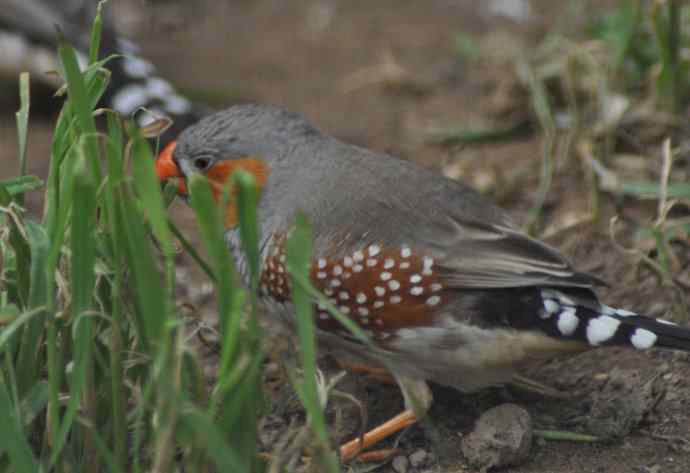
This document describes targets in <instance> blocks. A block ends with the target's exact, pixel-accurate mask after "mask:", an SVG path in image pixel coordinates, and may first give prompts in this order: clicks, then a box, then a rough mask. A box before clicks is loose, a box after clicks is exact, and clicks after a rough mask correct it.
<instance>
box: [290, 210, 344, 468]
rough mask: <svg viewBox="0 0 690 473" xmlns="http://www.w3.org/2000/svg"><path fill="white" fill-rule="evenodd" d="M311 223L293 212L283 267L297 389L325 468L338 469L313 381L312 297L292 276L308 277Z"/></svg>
mask: <svg viewBox="0 0 690 473" xmlns="http://www.w3.org/2000/svg"><path fill="white" fill-rule="evenodd" d="M311 242H312V230H311V225H310V224H309V223H308V222H307V219H306V218H305V217H304V216H303V215H301V214H300V215H298V216H297V221H296V224H295V228H294V230H293V232H292V234H291V235H290V236H289V238H288V241H287V267H288V272H289V274H290V276H291V279H292V302H293V305H294V307H295V314H296V318H297V334H298V336H299V340H300V355H301V358H302V370H303V372H304V373H303V376H304V381H303V385H302V386H301V387H299V389H298V393H299V395H300V398H301V399H302V402H303V404H304V407H305V409H306V410H307V413H308V414H309V421H310V423H311V426H312V429H313V430H314V433H315V435H316V439H317V442H318V447H319V456H320V458H321V462H322V464H323V466H324V467H325V468H326V469H327V470H328V471H329V472H338V471H340V467H339V465H338V459H337V457H336V455H335V454H334V453H333V452H332V451H331V449H330V443H329V440H328V430H327V429H326V419H325V416H324V413H323V406H321V403H320V400H319V395H318V388H317V381H316V341H315V333H314V330H315V329H314V314H313V300H312V298H311V297H310V295H309V293H308V292H307V291H305V290H304V289H303V288H302V287H301V285H300V284H299V280H296V278H295V276H297V277H299V278H300V279H304V278H308V277H309V271H310V268H311V252H312V249H311Z"/></svg>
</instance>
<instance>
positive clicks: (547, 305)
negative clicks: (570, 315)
mask: <svg viewBox="0 0 690 473" xmlns="http://www.w3.org/2000/svg"><path fill="white" fill-rule="evenodd" d="M560 308H561V306H560V304H559V303H558V302H556V301H553V300H551V299H544V309H546V313H547V314H549V315H552V314H555V313H556V312H558V310H559V309H560Z"/></svg>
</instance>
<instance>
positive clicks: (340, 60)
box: [0, 0, 690, 473]
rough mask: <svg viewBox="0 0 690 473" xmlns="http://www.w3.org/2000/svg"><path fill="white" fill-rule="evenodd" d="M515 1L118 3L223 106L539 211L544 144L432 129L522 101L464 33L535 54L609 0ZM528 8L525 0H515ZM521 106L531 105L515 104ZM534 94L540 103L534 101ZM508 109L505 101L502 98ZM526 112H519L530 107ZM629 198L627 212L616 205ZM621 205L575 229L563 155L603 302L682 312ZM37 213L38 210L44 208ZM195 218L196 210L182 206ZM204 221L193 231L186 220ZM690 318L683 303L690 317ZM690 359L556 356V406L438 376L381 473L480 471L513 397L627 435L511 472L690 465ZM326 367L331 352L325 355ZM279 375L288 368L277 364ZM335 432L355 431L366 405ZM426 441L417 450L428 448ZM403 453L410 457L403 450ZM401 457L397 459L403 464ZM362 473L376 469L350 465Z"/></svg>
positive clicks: (286, 398)
mask: <svg viewBox="0 0 690 473" xmlns="http://www.w3.org/2000/svg"><path fill="white" fill-rule="evenodd" d="M506 3H510V2H489V1H487V2H473V1H471V0H429V1H427V2H417V1H401V0H380V1H377V2H371V1H363V0H295V1H291V2H285V1H281V0H255V1H249V0H238V1H232V2H231V1H210V0H209V1H206V2H165V1H162V2H161V1H156V2H153V1H134V0H132V1H130V2H123V3H120V4H118V5H116V6H117V11H118V13H119V23H120V27H121V28H122V29H123V30H125V31H128V32H129V33H130V35H131V36H132V37H133V38H135V39H136V40H137V41H139V42H140V44H142V45H143V48H144V50H145V52H146V55H147V56H148V57H149V58H150V59H151V60H152V61H153V62H154V63H155V64H156V65H157V66H158V67H159V69H160V71H161V73H162V75H164V76H165V77H167V78H170V79H171V80H172V81H173V82H174V83H175V84H176V85H178V86H179V87H181V88H182V89H185V90H196V91H199V90H205V91H215V92H214V94H215V96H216V98H217V97H218V96H224V97H225V98H223V99H222V100H221V102H227V103H230V102H233V101H238V100H239V101H261V102H268V103H275V104H282V105H285V106H287V107H289V108H291V109H293V110H296V111H299V112H301V113H303V114H305V115H306V116H307V117H309V118H310V119H311V120H312V121H313V122H314V123H316V124H317V125H318V126H319V127H320V128H321V129H323V130H325V131H327V132H329V133H332V134H334V135H336V136H338V137H340V138H342V139H344V140H347V141H350V142H354V143H357V144H359V145H363V146H367V147H370V148H373V149H376V150H380V151H386V152H390V153H392V154H396V155H398V156H401V157H403V158H406V159H410V160H414V161H417V162H420V163H422V164H423V165H426V166H431V167H433V168H436V169H438V170H439V172H445V173H447V174H449V175H452V176H456V177H459V178H461V179H464V180H467V181H469V182H470V183H472V184H473V185H475V186H477V187H479V188H481V189H484V190H485V191H487V193H488V194H489V195H490V196H491V197H492V198H494V199H496V200H498V201H499V203H500V204H501V205H503V206H504V207H506V208H507V209H508V210H509V211H511V212H512V214H513V216H514V218H515V219H516V221H517V222H519V223H522V222H525V221H526V218H527V210H528V209H529V208H530V206H531V205H532V203H533V202H534V199H535V196H536V189H537V184H538V177H539V169H540V159H541V150H542V145H543V137H542V136H541V135H540V134H539V133H536V134H532V135H527V136H525V137H523V138H521V139H519V140H515V141H509V142H505V143H501V144H486V145H480V146H472V147H469V146H466V147H460V148H458V147H439V146H434V145H431V144H429V142H428V140H427V139H426V138H427V137H428V136H429V135H428V133H429V130H431V129H433V128H438V127H446V126H449V125H453V124H462V125H463V126H464V127H465V128H482V127H486V126H496V125H500V124H502V123H503V124H505V121H506V120H509V119H512V117H514V116H515V115H516V114H517V115H520V114H524V115H526V113H527V112H526V111H525V107H522V109H518V110H508V111H505V110H498V111H497V107H498V108H499V109H500V108H501V107H500V104H499V105H497V104H496V91H497V89H499V88H500V87H501V84H502V83H503V82H502V81H503V79H505V78H506V77H509V76H511V75H512V74H513V73H512V71H511V70H510V69H509V68H507V67H506V65H505V64H506V63H505V62H503V63H502V64H498V63H497V62H496V61H493V60H489V59H484V58H479V59H478V60H475V61H471V62H470V61H467V60H464V59H462V58H460V57H459V56H458V55H457V53H456V51H455V38H456V35H457V34H458V33H463V34H465V35H470V36H472V37H474V38H476V39H477V41H479V42H480V43H482V42H484V41H486V42H492V41H493V43H495V44H496V45H497V46H494V47H495V48H496V49H498V50H499V52H501V51H502V52H504V53H505V54H506V55H515V54H520V53H521V52H525V51H529V50H530V48H533V47H534V45H535V44H536V43H537V42H538V41H539V40H540V39H541V38H542V37H543V35H544V34H545V32H546V31H553V30H554V29H560V30H569V31H577V28H578V25H582V24H583V23H584V22H585V21H586V14H587V13H591V12H595V11H597V9H600V8H603V7H604V6H605V5H606V4H610V3H612V2H601V1H599V2H593V1H589V2H570V3H567V6H564V5H563V3H562V2H549V1H546V0H542V1H534V0H533V1H532V2H529V3H527V2H525V3H527V4H528V5H531V8H530V12H529V15H528V17H527V18H526V19H516V17H513V18H509V17H506V16H504V15H501V14H499V13H497V12H496V11H494V10H492V7H491V6H492V5H493V6H496V5H500V4H506ZM518 3H519V2H518ZM516 103H518V104H519V103H520V102H519V100H517V101H516ZM524 103H525V104H526V102H524ZM503 108H505V107H503ZM518 108H520V107H518ZM51 126H52V122H51V118H50V114H49V113H48V114H46V113H43V114H41V115H40V116H35V117H33V118H32V123H31V127H30V144H29V153H30V154H29V163H30V171H31V172H33V173H36V174H38V175H39V176H42V177H45V175H46V171H47V157H48V155H49V145H50V130H51ZM0 143H2V146H0V162H2V170H1V171H0V174H1V175H2V177H5V176H8V175H11V174H12V169H13V167H12V166H14V165H13V164H10V162H9V160H10V159H14V156H15V154H14V153H15V152H14V149H15V147H14V145H15V130H14V110H9V109H8V110H1V111H0ZM496 168H499V169H501V168H502V169H504V170H509V171H510V172H513V173H518V175H519V178H518V181H517V182H518V184H517V185H515V184H514V183H513V184H512V185H511V187H510V189H504V188H502V187H501V182H500V180H497V179H496V178H495V172H494V171H492V170H495V169H496ZM616 206H618V207H616ZM621 206H623V208H624V211H625V213H626V214H634V215H637V216H638V217H639V218H641V219H647V220H650V221H651V220H652V219H653V218H654V211H655V207H654V205H653V204H650V203H644V204H643V203H639V202H635V201H627V200H626V201H623V202H620V201H616V199H614V198H613V197H610V196H609V197H607V198H605V201H604V202H603V210H604V215H603V217H602V218H601V220H600V221H601V222H602V223H599V224H591V223H587V222H584V223H577V222H578V221H579V220H581V218H580V217H581V216H582V215H585V214H586V213H587V208H588V201H587V189H586V186H585V185H583V177H582V172H581V169H580V167H579V166H578V165H577V163H573V162H566V163H561V165H559V166H558V168H557V172H556V174H555V176H554V182H553V186H552V188H551V190H550V192H549V195H548V197H547V201H546V206H545V224H544V225H543V228H542V234H548V235H549V237H548V238H549V241H550V242H552V243H553V244H555V245H556V246H557V247H558V248H560V249H562V250H563V251H564V252H565V253H566V254H568V255H569V256H570V257H571V258H572V260H573V261H574V262H575V265H576V266H577V267H578V268H580V269H583V270H589V271H594V272H596V274H598V275H599V276H601V277H602V278H603V279H605V280H606V281H607V282H609V284H610V285H611V287H610V288H604V289H603V290H602V291H601V292H600V295H601V296H602V298H603V299H604V300H606V302H607V303H609V304H611V305H619V306H622V307H626V308H630V309H634V310H636V311H639V312H644V313H648V314H650V315H654V316H662V315H666V316H669V315H670V316H671V317H673V314H669V310H670V309H671V306H672V304H671V299H672V291H671V290H669V289H668V288H666V287H663V286H662V285H661V284H660V283H659V282H658V280H657V278H656V277H655V276H654V274H653V273H651V272H649V271H644V270H642V271H638V258H637V257H635V256H634V255H631V254H626V253H623V252H621V251H620V250H619V249H617V248H615V247H614V245H613V243H612V241H611V239H610V238H609V235H608V220H609V218H610V217H611V216H613V215H614V214H615V210H616V208H618V210H619V211H620V209H621ZM31 208H32V210H33V211H38V209H39V208H40V205H39V203H38V201H37V199H33V200H32V203H31ZM175 208H176V211H177V212H178V214H179V215H178V218H179V219H180V221H182V222H187V223H186V224H187V226H188V228H189V227H190V223H189V222H191V216H190V214H189V213H187V212H186V211H185V209H184V208H183V207H182V206H180V205H176V206H175ZM190 231H191V230H190ZM630 233H632V230H631V227H630V226H628V225H626V224H623V225H621V227H620V228H619V234H620V235H621V237H620V238H621V242H622V243H624V244H630V243H631V242H632V236H631V235H630ZM180 276H181V277H182V278H183V283H184V284H185V285H186V287H187V291H186V292H185V293H184V294H182V297H187V298H189V299H191V300H193V302H194V303H195V304H197V305H200V306H204V307H209V308H207V309H206V311H207V313H210V310H211V309H210V306H208V300H209V295H208V292H207V291H206V289H205V287H204V285H203V281H202V279H201V277H200V276H199V275H198V274H197V273H196V272H194V271H193V270H186V269H182V270H181V271H180ZM685 317H687V314H677V319H678V320H687V319H686V318H685ZM689 362H690V357H688V356H687V355H684V354H670V353H664V352H657V351H652V352H647V353H638V352H633V351H632V350H624V349H606V350H598V351H594V352H590V353H587V354H583V355H580V356H577V357H574V358H570V359H567V360H553V361H550V362H549V363H546V364H545V365H543V366H540V367H538V368H535V369H534V370H533V371H531V372H530V373H529V374H530V376H532V377H534V378H535V379H537V380H540V381H542V382H544V383H548V384H549V385H550V386H552V387H554V388H557V389H559V390H561V391H564V392H567V393H569V394H572V397H571V398H570V399H567V400H555V399H549V398H545V397H543V396H538V395H534V394H526V393H524V392H520V391H516V390H512V389H495V390H488V391H485V392H482V393H478V394H473V395H462V394H460V393H458V392H455V391H453V390H451V389H446V388H441V387H434V398H435V401H434V404H433V407H432V409H431V412H430V415H429V420H428V421H427V422H425V423H423V424H422V425H420V426H415V427H412V428H410V429H408V431H407V432H406V433H405V434H404V435H403V436H402V438H401V439H400V442H399V444H398V447H399V448H400V449H401V453H400V454H399V455H398V459H396V460H395V461H394V462H388V463H384V464H381V465H378V466H377V468H376V470H375V471H380V472H393V471H395V472H397V473H401V472H407V473H415V472H416V473H422V472H423V473H427V472H438V473H455V472H464V471H477V470H475V469H473V468H472V467H470V466H469V465H468V463H467V460H466V458H465V457H464V456H463V454H462V448H461V444H462V441H463V437H465V436H467V435H468V434H469V433H470V432H471V431H472V429H473V426H474V423H475V422H476V420H477V419H478V417H479V416H480V415H481V414H482V412H484V411H486V410H487V409H489V408H492V407H494V406H498V405H500V404H503V403H506V402H513V403H516V404H519V405H520V406H522V407H524V408H525V409H527V410H528V411H529V413H530V414H531V416H532V420H533V424H534V428H535V429H538V430H542V431H543V430H563V431H570V432H580V433H590V434H597V435H602V436H607V437H616V436H617V437H620V438H617V439H614V440H610V441H608V442H598V443H591V442H572V441H551V440H544V439H543V438H541V437H539V436H538V437H537V438H536V439H535V441H534V444H533V445H532V449H531V452H530V454H529V457H528V458H527V460H526V461H525V462H524V463H522V464H521V465H520V466H517V467H506V468H504V469H503V471H506V472H514V473H518V472H520V473H537V472H540V473H542V472H562V473H575V472H607V473H609V472H610V473H618V472H621V473H622V472H639V473H662V472H663V473H666V472H678V473H683V472H688V471H690V422H689V420H690V381H688V380H689V379H690V363H689ZM324 366H328V360H326V362H325V365H324ZM273 368H275V366H273ZM281 381H283V380H282V378H281V374H280V370H277V369H273V370H272V371H270V372H269V374H268V376H267V383H268V385H269V387H271V392H273V393H274V394H275V396H274V399H273V400H272V401H273V404H272V408H271V409H272V414H271V415H270V416H269V418H268V419H269V421H268V422H267V423H266V426H265V430H266V431H265V432H264V435H263V438H264V441H265V443H266V445H264V447H266V449H267V450H270V448H271V445H270V443H271V442H272V441H275V439H276V438H278V437H279V435H280V433H281V432H283V431H284V430H285V426H286V425H287V423H289V421H290V420H292V419H298V418H299V417H300V416H301V415H302V414H301V412H300V411H299V409H298V408H297V407H296V403H295V401H294V400H291V396H290V393H286V392H285V390H284V389H278V388H276V386H280V385H281V384H283V383H282V382H281ZM340 387H341V389H342V390H345V391H350V392H352V393H354V394H355V395H356V396H357V397H358V398H360V399H361V400H362V401H363V402H364V403H365V404H366V406H367V408H368V414H369V425H370V426H373V425H375V424H376V423H377V422H381V421H383V420H385V419H387V418H388V417H390V416H392V415H394V414H396V413H398V412H399V411H400V409H401V408H402V405H403V402H402V398H401V396H400V393H399V391H398V390H397V388H395V387H393V386H387V385H383V384H380V383H377V382H374V381H371V380H367V379H365V378H362V377H357V376H355V375H349V376H348V377H347V378H346V380H345V381H343V383H342V384H341V385H340ZM345 409H346V412H347V413H349V414H352V419H351V420H348V419H346V420H345V421H344V422H343V425H342V426H341V428H340V429H339V431H338V432H337V433H336V435H338V436H340V439H341V440H343V439H349V438H352V436H353V435H355V434H356V430H357V418H356V411H355V410H353V409H352V408H345ZM420 452H421V453H420ZM400 457H402V458H403V459H399V458H400ZM394 467H395V469H394ZM352 468H353V471H371V470H367V469H366V467H365V466H362V465H359V466H358V465H353V466H352Z"/></svg>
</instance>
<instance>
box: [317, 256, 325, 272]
mask: <svg viewBox="0 0 690 473" xmlns="http://www.w3.org/2000/svg"><path fill="white" fill-rule="evenodd" d="M318 265H319V269H323V268H325V267H326V260H325V259H323V258H319V261H318Z"/></svg>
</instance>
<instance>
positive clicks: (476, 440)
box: [462, 404, 532, 472]
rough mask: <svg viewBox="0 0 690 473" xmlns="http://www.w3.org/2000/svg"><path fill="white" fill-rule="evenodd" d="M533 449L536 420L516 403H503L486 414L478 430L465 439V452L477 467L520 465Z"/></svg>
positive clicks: (485, 469) (480, 420)
mask: <svg viewBox="0 0 690 473" xmlns="http://www.w3.org/2000/svg"><path fill="white" fill-rule="evenodd" d="M531 447H532V418H531V417H530V415H529V413H528V412H527V411H526V410H525V409H523V408H522V407H520V406H517V405H515V404H502V405H500V406H498V407H494V408H493V409H489V410H488V411H486V412H485V413H484V414H482V416H481V417H480V418H479V420H478V421H477V425H476V426H475V428H474V431H472V432H471V433H469V434H468V435H466V436H465V437H464V438H463V440H462V453H463V455H465V458H466V459H467V461H468V462H469V463H470V465H472V466H473V467H475V468H479V469H480V471H482V472H485V471H487V470H488V469H490V468H500V467H505V466H510V465H519V464H520V463H522V462H523V461H525V460H526V459H527V457H528V456H529V452H530V449H531Z"/></svg>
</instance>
